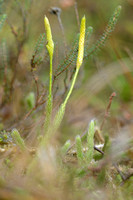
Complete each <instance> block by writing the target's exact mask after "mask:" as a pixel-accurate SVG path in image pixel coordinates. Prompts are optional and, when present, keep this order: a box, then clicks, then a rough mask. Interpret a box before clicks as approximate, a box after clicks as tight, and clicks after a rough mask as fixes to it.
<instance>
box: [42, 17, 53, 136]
mask: <svg viewBox="0 0 133 200" xmlns="http://www.w3.org/2000/svg"><path fill="white" fill-rule="evenodd" d="M44 25H45V29H46V36H47V45H46V47H47V50H48V53H49V60H50V72H49V94H48V101H47V106H46V118H45V125H44V126H45V128H44V129H45V133H46V132H47V129H48V126H49V123H50V120H51V113H52V61H53V53H54V42H53V39H52V33H51V27H50V24H49V20H48V18H47V17H46V16H45V18H44Z"/></svg>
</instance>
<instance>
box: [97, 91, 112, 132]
mask: <svg viewBox="0 0 133 200" xmlns="http://www.w3.org/2000/svg"><path fill="white" fill-rule="evenodd" d="M115 96H116V93H115V92H113V93H112V94H111V96H110V98H109V103H108V105H107V108H106V110H105V114H104V118H103V121H102V123H101V126H100V130H102V129H103V126H104V123H105V120H106V119H107V117H108V116H109V110H110V107H111V104H112V100H113V97H115Z"/></svg>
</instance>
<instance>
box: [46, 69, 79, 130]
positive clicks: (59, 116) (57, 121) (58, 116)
mask: <svg viewBox="0 0 133 200" xmlns="http://www.w3.org/2000/svg"><path fill="white" fill-rule="evenodd" d="M78 72H79V68H76V72H75V74H74V77H73V80H72V84H71V87H70V90H69V92H68V94H67V96H66V99H65V101H64V102H63V103H62V104H61V106H60V108H59V111H58V113H57V114H56V116H55V120H54V123H53V127H54V132H56V130H57V129H58V128H59V126H60V124H61V121H62V119H63V117H64V114H65V109H66V104H67V101H68V99H69V97H70V95H71V93H72V91H73V88H74V85H75V82H76V79H77V75H78ZM50 132H51V131H50Z"/></svg>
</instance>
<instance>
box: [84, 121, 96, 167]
mask: <svg viewBox="0 0 133 200" xmlns="http://www.w3.org/2000/svg"><path fill="white" fill-rule="evenodd" d="M94 128H95V122H94V120H91V122H90V125H89V129H88V135H87V147H88V150H87V152H86V159H87V162H88V163H90V162H91V161H92V159H93V153H94V133H95V129H94Z"/></svg>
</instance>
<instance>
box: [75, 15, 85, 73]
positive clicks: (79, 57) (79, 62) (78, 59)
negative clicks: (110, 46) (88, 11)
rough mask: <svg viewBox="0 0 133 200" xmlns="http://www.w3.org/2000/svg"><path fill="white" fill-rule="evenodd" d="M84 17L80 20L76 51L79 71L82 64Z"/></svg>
mask: <svg viewBox="0 0 133 200" xmlns="http://www.w3.org/2000/svg"><path fill="white" fill-rule="evenodd" d="M85 23H86V18H85V16H84V17H83V18H82V20H81V25H80V38H79V50H78V58H77V68H78V69H79V68H80V66H81V65H82V62H83V57H84V41H85Z"/></svg>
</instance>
